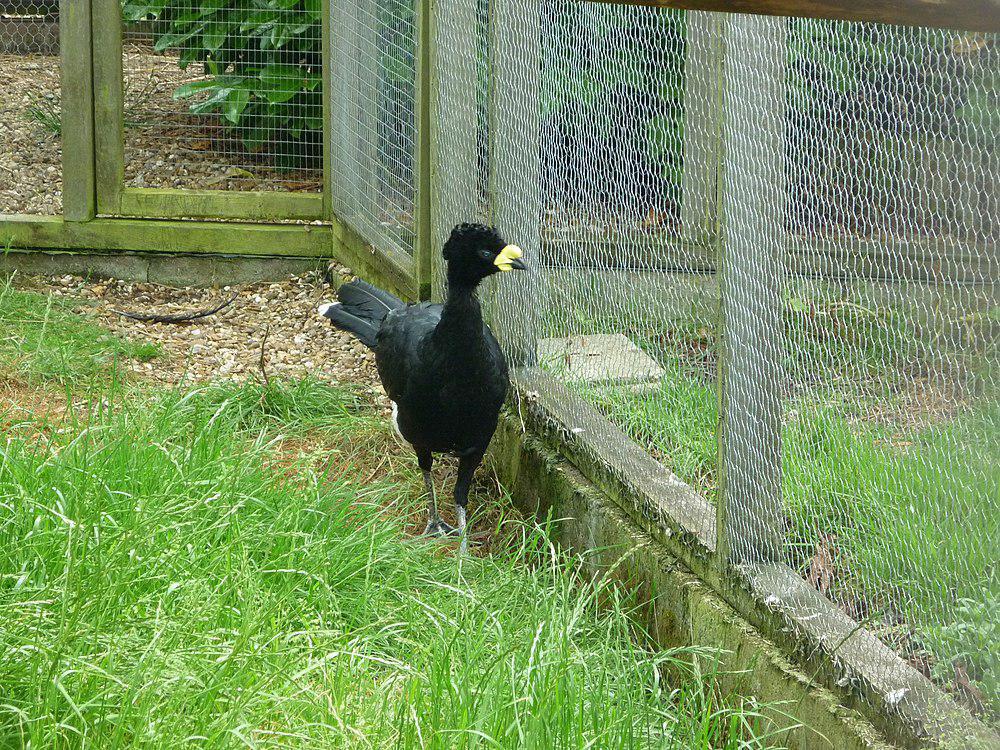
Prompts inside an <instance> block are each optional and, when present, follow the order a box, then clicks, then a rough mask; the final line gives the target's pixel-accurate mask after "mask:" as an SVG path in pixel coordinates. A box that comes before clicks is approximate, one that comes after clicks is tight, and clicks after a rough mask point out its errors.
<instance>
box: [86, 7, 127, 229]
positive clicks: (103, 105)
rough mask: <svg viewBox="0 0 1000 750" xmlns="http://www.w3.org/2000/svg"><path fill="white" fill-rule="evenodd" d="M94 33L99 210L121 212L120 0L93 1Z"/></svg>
mask: <svg viewBox="0 0 1000 750" xmlns="http://www.w3.org/2000/svg"><path fill="white" fill-rule="evenodd" d="M91 2H92V3H93V30H94V47H93V49H94V126H95V132H94V144H95V153H96V164H97V166H96V173H97V210H98V212H99V213H101V214H110V215H117V214H119V213H120V212H121V200H122V192H123V190H124V185H125V121H124V106H125V93H124V82H123V80H122V77H123V76H122V9H121V3H120V2H119V0H91Z"/></svg>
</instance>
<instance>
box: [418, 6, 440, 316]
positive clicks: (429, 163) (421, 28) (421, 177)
mask: <svg viewBox="0 0 1000 750" xmlns="http://www.w3.org/2000/svg"><path fill="white" fill-rule="evenodd" d="M434 7H435V4H434V0H417V29H416V31H417V70H416V86H415V88H414V94H415V99H416V101H415V102H414V108H415V115H416V118H415V119H416V144H415V147H416V149H415V150H416V153H415V159H414V177H415V178H416V185H415V186H414V188H415V195H414V197H415V203H416V205H415V206H414V209H415V210H414V214H415V219H416V233H415V234H416V237H415V246H414V248H413V261H414V263H413V269H414V273H415V275H416V279H415V281H416V287H417V294H418V296H419V298H420V299H422V300H426V299H430V298H431V292H432V290H433V286H434V282H433V268H434V265H433V247H432V243H433V236H434V224H433V221H434V214H433V195H432V190H433V180H432V169H433V158H432V155H431V139H432V134H433V130H432V129H433V106H432V102H433V92H434V68H433V61H434V58H433V50H434V39H433V20H434Z"/></svg>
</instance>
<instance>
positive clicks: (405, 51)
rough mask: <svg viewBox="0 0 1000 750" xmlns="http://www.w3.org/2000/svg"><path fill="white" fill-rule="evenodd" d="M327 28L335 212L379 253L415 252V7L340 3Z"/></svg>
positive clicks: (393, 2)
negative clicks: (380, 250)
mask: <svg viewBox="0 0 1000 750" xmlns="http://www.w3.org/2000/svg"><path fill="white" fill-rule="evenodd" d="M330 24H331V42H332V45H331V46H332V50H333V54H332V60H331V65H332V78H333V81H332V123H331V127H332V133H331V136H332V141H333V143H334V146H333V149H332V151H333V153H332V157H333V159H332V161H333V173H332V175H331V179H332V196H331V197H332V200H333V205H334V210H335V211H336V213H337V214H338V216H339V217H340V218H341V219H343V220H345V221H346V222H348V223H349V224H350V225H351V226H352V227H353V228H354V229H355V230H356V231H357V232H358V233H359V234H360V235H361V236H362V237H364V238H365V239H366V240H368V241H369V242H371V243H373V244H375V245H376V246H379V247H388V248H392V249H394V250H398V251H400V252H405V253H412V252H413V247H414V236H415V235H414V232H415V229H414V213H415V212H414V199H415V182H414V162H415V157H416V151H415V143H416V121H415V111H416V107H415V95H416V56H415V53H416V14H415V4H414V2H413V1H412V0H402V1H401V0H361V1H360V2H357V3H336V4H334V6H333V8H332V12H331V17H330Z"/></svg>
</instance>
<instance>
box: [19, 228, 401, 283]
mask: <svg viewBox="0 0 1000 750" xmlns="http://www.w3.org/2000/svg"><path fill="white" fill-rule="evenodd" d="M0 247H9V248H10V249H12V250H91V251H96V252H102V251H103V252H108V251H126V252H137V253H194V254H200V255H245V256H288V257H294V258H337V259H338V260H339V261H341V262H343V263H345V264H347V265H349V266H350V267H351V269H352V270H353V271H354V273H356V274H357V275H359V276H363V277H365V278H367V279H368V280H369V281H371V282H373V283H375V284H378V285H379V286H381V287H383V288H385V289H388V290H389V291H390V292H392V293H394V294H397V295H399V296H400V297H402V298H403V299H406V300H416V298H417V291H418V290H417V287H416V284H415V283H414V275H413V259H412V258H410V257H409V256H408V255H406V254H405V253H401V252H399V251H396V250H393V251H389V252H386V251H382V250H380V251H377V252H376V251H375V250H374V248H372V246H371V245H370V244H369V243H367V242H366V241H365V240H364V239H362V238H361V236H360V235H358V233H357V232H355V231H354V230H353V229H351V228H350V227H349V226H347V225H346V224H344V223H343V222H341V221H339V220H337V219H335V220H334V221H333V223H332V224H322V225H316V224H251V223H234V222H207V221H161V220H152V219H120V218H112V219H104V218H99V219H94V220H92V221H88V222H70V221H65V220H63V219H61V218H59V217H55V216H44V217H29V216H20V215H18V216H8V215H3V214H0Z"/></svg>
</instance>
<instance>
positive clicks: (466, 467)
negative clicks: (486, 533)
mask: <svg viewBox="0 0 1000 750" xmlns="http://www.w3.org/2000/svg"><path fill="white" fill-rule="evenodd" d="M482 460H483V454H482V453H480V452H476V453H473V454H472V455H468V456H462V457H461V458H460V459H459V461H458V479H457V480H456V481H455V513H456V515H457V516H458V534H459V536H460V537H461V538H462V545H461V548H460V552H461V553H462V554H463V555H464V554H465V553H466V552H467V551H468V549H469V537H468V535H467V534H466V525H465V506H467V505H468V504H469V487H470V486H471V485H472V477H473V475H474V474H475V473H476V468H477V467H478V466H479V464H480V463H481V462H482Z"/></svg>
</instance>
